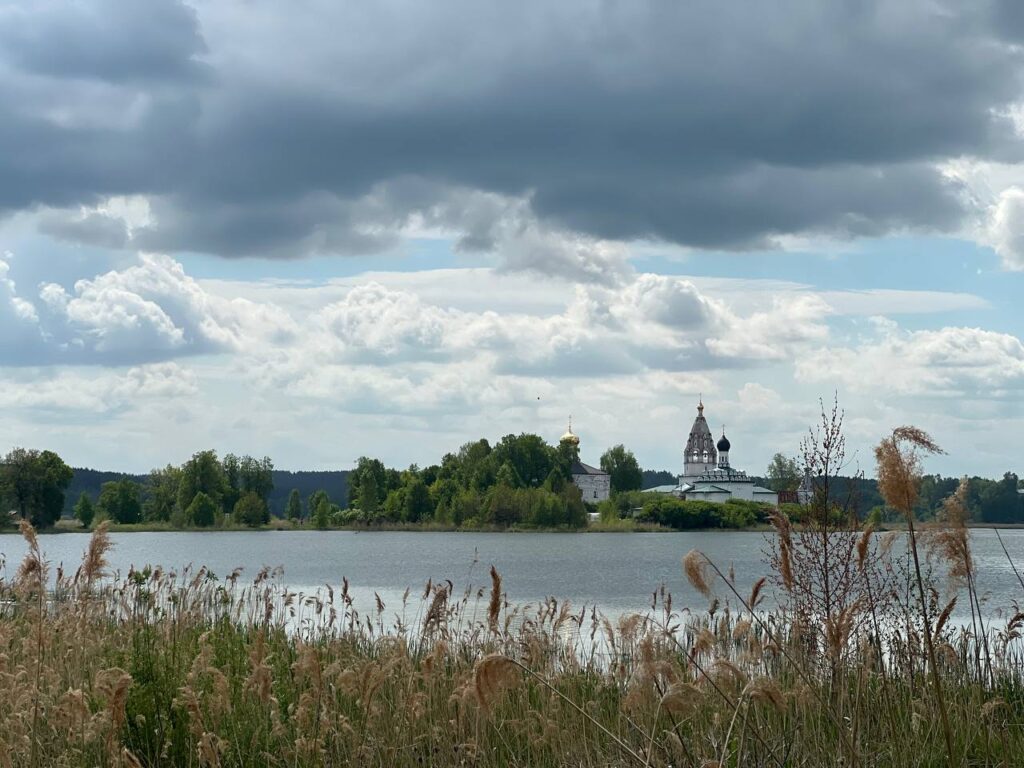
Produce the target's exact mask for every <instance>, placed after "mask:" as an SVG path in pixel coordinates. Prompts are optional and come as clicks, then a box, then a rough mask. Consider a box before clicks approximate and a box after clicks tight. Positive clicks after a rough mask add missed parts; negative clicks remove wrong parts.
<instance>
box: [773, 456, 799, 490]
mask: <svg viewBox="0 0 1024 768" xmlns="http://www.w3.org/2000/svg"><path fill="white" fill-rule="evenodd" d="M767 477H768V487H769V488H771V489H772V490H773V491H795V490H796V489H797V488H798V487H799V486H800V467H799V466H798V465H797V463H796V459H791V458H788V457H786V456H784V455H783V454H781V453H776V454H775V455H774V456H772V460H771V461H770V462H769V464H768V471H767Z"/></svg>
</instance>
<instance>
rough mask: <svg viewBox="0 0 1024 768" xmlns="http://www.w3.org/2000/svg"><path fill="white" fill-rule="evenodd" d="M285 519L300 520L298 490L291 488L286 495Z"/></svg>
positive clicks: (300, 502) (300, 511) (300, 503)
mask: <svg viewBox="0 0 1024 768" xmlns="http://www.w3.org/2000/svg"><path fill="white" fill-rule="evenodd" d="M285 517H287V518H288V519H289V520H301V519H302V497H301V496H299V489H298V488H292V492H291V493H289V494H288V506H287V507H286V508H285Z"/></svg>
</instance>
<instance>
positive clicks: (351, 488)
mask: <svg viewBox="0 0 1024 768" xmlns="http://www.w3.org/2000/svg"><path fill="white" fill-rule="evenodd" d="M367 475H373V484H374V487H375V489H376V494H377V500H376V501H375V502H374V503H373V504H372V506H373V509H377V506H378V505H379V504H380V503H381V502H382V501H384V499H385V497H386V496H387V493H388V491H389V490H393V488H389V487H388V477H387V475H388V471H387V468H386V467H385V466H384V464H383V462H381V461H380V460H379V459H371V458H368V457H367V456H361V457H359V461H357V462H356V468H355V469H353V470H352V472H350V473H349V476H348V505H349V506H350V507H352V506H358V507H359V508H360V509H364V510H365V507H364V506H363V501H364V500H363V498H362V489H363V483H364V481H365V480H366V477H367ZM398 485H400V483H396V487H397V486H398ZM367 501H368V500H367Z"/></svg>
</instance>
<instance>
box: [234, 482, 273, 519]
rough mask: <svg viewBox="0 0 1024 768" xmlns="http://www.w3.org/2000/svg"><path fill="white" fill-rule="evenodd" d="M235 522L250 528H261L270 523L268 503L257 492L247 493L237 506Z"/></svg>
mask: <svg viewBox="0 0 1024 768" xmlns="http://www.w3.org/2000/svg"><path fill="white" fill-rule="evenodd" d="M234 515H235V520H236V521H238V522H239V523H242V524H243V525H248V526H249V527H250V528H259V527H260V526H261V525H264V524H265V523H269V522H270V511H269V510H268V509H267V503H266V502H265V501H263V499H261V498H260V497H259V494H257V493H256V492H255V491H246V492H245V493H243V494H242V497H241V498H240V499H239V500H238V503H237V504H235V510H234Z"/></svg>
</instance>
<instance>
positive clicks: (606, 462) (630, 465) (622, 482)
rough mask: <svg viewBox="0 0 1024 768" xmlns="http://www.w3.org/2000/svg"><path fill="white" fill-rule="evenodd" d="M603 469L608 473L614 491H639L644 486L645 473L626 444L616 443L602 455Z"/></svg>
mask: <svg viewBox="0 0 1024 768" xmlns="http://www.w3.org/2000/svg"><path fill="white" fill-rule="evenodd" d="M601 469H602V470H604V471H605V472H607V473H608V475H609V476H610V480H611V485H612V493H623V492H626V491H639V490H640V488H641V487H642V486H643V482H644V473H643V471H642V470H641V469H640V464H639V463H637V460H636V456H634V455H633V453H632V451H627V450H626V447H625V446H624V445H621V444H620V445H615V446H612V447H611V448H609V449H608V450H607V451H605V452H604V453H603V454H602V455H601Z"/></svg>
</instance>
